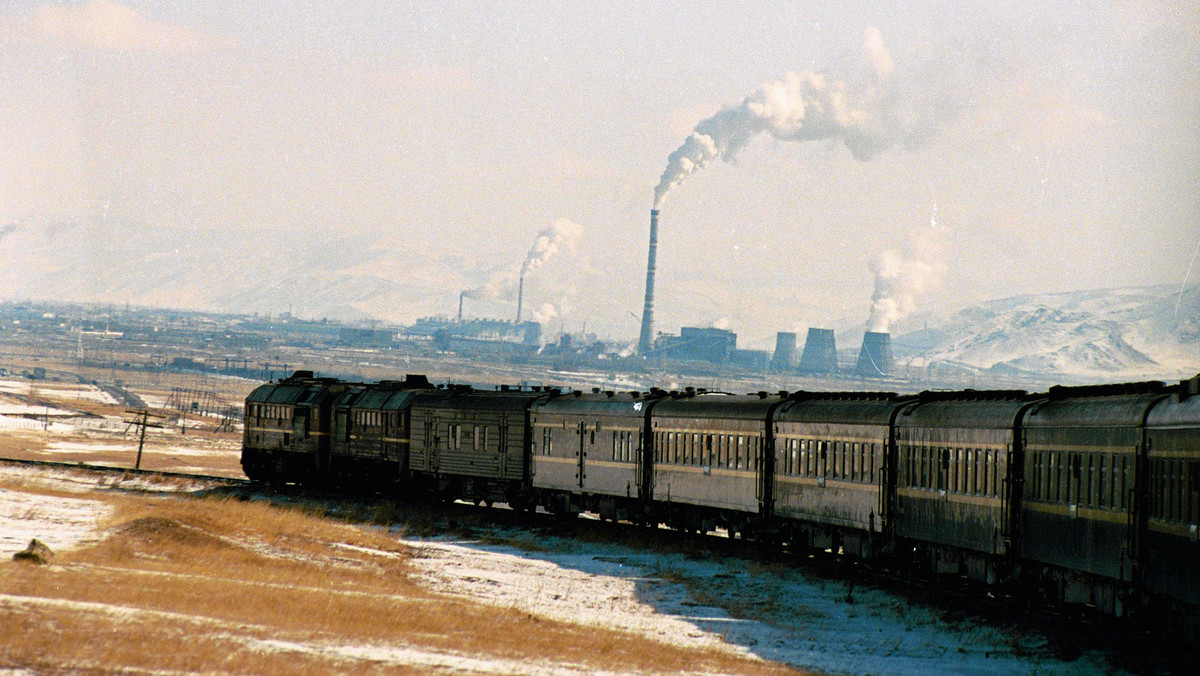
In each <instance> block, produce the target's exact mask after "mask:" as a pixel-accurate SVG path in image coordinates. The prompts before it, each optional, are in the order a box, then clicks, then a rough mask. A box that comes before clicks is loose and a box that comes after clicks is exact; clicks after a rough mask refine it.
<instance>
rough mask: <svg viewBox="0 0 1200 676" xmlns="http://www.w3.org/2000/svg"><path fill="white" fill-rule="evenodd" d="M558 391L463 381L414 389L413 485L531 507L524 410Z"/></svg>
mask: <svg viewBox="0 0 1200 676" xmlns="http://www.w3.org/2000/svg"><path fill="white" fill-rule="evenodd" d="M557 394H558V392H557V391H548V390H547V391H542V390H538V391H530V390H512V389H509V388H507V387H505V388H502V389H501V390H497V391H481V390H475V389H472V388H470V387H465V386H452V387H450V388H449V389H446V390H436V391H425V392H421V393H420V394H417V395H416V396H415V397H413V399H412V403H411V405H410V410H411V413H412V421H411V433H410V438H411V440H412V442H411V444H410V447H409V471H410V474H411V479H412V481H413V484H414V488H417V489H423V490H425V491H428V492H430V493H432V494H434V495H435V496H438V497H440V498H442V499H449V500H454V499H465V500H470V501H472V502H476V503H486V504H491V503H493V502H506V503H508V504H509V505H512V506H513V507H516V508H530V507H532V506H533V505H534V503H533V494H532V486H530V483H529V469H530V468H529V453H530V447H531V434H530V428H529V409H530V407H531V406H533V405H534V404H536V403H537V402H539V401H541V400H543V399H549V398H552V397H554V396H557Z"/></svg>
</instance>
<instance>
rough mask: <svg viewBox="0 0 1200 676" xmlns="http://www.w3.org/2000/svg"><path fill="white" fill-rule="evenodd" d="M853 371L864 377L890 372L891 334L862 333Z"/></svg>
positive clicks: (874, 376)
mask: <svg viewBox="0 0 1200 676" xmlns="http://www.w3.org/2000/svg"><path fill="white" fill-rule="evenodd" d="M854 372H855V373H856V374H858V375H860V376H863V377H865V378H881V377H883V376H886V375H889V374H891V372H892V334H890V333H879V332H876V331H867V332H866V334H864V335H863V342H862V349H861V350H859V352H858V365H857V366H855V367H854Z"/></svg>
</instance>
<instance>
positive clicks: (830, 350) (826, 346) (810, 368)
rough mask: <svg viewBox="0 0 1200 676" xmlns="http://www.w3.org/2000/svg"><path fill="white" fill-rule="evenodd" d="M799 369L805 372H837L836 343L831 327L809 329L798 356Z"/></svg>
mask: <svg viewBox="0 0 1200 676" xmlns="http://www.w3.org/2000/svg"><path fill="white" fill-rule="evenodd" d="M799 368H800V370H801V371H803V372H805V373H837V372H838V361H837V343H836V341H835V340H834V338H833V329H809V330H808V338H806V339H805V341H804V354H802V355H801V356H800V367H799Z"/></svg>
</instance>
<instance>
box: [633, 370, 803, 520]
mask: <svg viewBox="0 0 1200 676" xmlns="http://www.w3.org/2000/svg"><path fill="white" fill-rule="evenodd" d="M784 401H785V399H783V398H782V397H780V396H778V395H768V394H767V393H765V392H763V393H762V394H760V395H758V396H754V395H747V396H742V395H728V394H715V393H706V394H696V395H693V396H684V397H680V398H672V399H667V400H665V401H662V402H661V403H659V404H657V405H656V406H655V407H654V411H653V412H652V413H651V416H650V420H651V431H652V440H651V443H653V444H654V473H653V479H652V486H651V490H653V492H654V507H655V509H656V513H657V514H658V516H657V517H656V518H657V519H659V520H661V521H663V522H665V523H667V524H668V525H670V526H671V527H673V528H677V529H680V530H685V531H695V532H707V531H709V530H712V529H713V528H715V527H718V526H720V527H724V528H726V529H728V531H729V534H730V535H731V536H734V535H736V534H738V533H747V534H756V533H757V532H758V531H761V530H762V529H764V528H765V527H766V525H767V523H768V522H769V520H770V505H771V494H770V491H771V487H772V481H771V478H772V469H771V465H772V461H773V459H774V452H773V450H772V449H771V448H770V444H769V442H770V441H771V438H772V437H771V434H770V433H771V430H770V428H769V421H770V418H771V414H772V412H773V411H774V409H775V408H777V407H778V406H780V405H781V404H782V403H784Z"/></svg>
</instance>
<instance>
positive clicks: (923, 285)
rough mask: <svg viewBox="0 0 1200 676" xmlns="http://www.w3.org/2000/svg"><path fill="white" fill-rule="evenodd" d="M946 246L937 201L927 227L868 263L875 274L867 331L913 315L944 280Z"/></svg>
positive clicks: (882, 329) (885, 329)
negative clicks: (928, 294) (896, 247)
mask: <svg viewBox="0 0 1200 676" xmlns="http://www.w3.org/2000/svg"><path fill="white" fill-rule="evenodd" d="M943 248H944V246H943V234H942V230H941V229H940V228H939V227H938V224H937V204H936V203H935V204H934V206H933V212H932V214H931V215H930V217H929V225H928V226H925V227H922V228H917V229H915V230H913V231H912V232H911V233H909V237H908V240H907V241H906V242H905V244H904V246H903V247H902V248H900V249H890V250H888V251H884V252H883V253H881V254H879V256H877V257H876V258H875V260H873V261H871V262H870V263H868V267H870V268H871V272H872V273H874V275H875V290H874V292H873V293H872V294H871V316H870V318H869V319H868V320H867V330H868V331H877V332H881V333H887V332H889V330H890V328H891V324H892V322H894V321H896V320H898V319H900V318H902V317H904V316H906V315H908V314H910V313H911V312H912V311H913V310H915V309H916V308H917V306H918V301H919V299H920V298H921V297H922V296H923V295H925V294H926V293H928V292H929V291H931V290H933V289H934V288H936V287H937V286H938V285H939V284H940V283H941V279H942V273H943V271H944V270H943V268H944V266H943V265H942V264H941V263H940V261H941V260H942V259H943V255H942V249H943Z"/></svg>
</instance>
